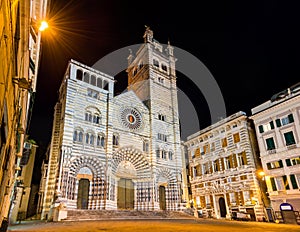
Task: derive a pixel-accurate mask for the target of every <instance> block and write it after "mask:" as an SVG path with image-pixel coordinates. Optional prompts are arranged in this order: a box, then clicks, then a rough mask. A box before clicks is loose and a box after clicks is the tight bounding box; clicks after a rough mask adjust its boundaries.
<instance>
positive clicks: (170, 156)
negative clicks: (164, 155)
mask: <svg viewBox="0 0 300 232" xmlns="http://www.w3.org/2000/svg"><path fill="white" fill-rule="evenodd" d="M169 160H173V152H172V151H169Z"/></svg>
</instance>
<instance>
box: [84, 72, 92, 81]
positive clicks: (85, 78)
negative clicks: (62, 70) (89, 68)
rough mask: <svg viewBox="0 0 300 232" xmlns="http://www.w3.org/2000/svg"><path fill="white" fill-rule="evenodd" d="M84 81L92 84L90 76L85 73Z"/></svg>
mask: <svg viewBox="0 0 300 232" xmlns="http://www.w3.org/2000/svg"><path fill="white" fill-rule="evenodd" d="M83 81H84V82H86V83H90V74H89V73H87V72H85V73H84V74H83Z"/></svg>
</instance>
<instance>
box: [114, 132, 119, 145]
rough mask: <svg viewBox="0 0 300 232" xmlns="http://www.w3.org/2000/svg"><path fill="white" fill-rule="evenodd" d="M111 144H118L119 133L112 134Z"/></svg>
mask: <svg viewBox="0 0 300 232" xmlns="http://www.w3.org/2000/svg"><path fill="white" fill-rule="evenodd" d="M113 146H119V135H117V134H114V135H113Z"/></svg>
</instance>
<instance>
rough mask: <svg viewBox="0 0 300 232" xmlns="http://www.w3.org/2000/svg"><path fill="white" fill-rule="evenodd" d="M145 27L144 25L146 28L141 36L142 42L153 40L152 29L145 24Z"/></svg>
mask: <svg viewBox="0 0 300 232" xmlns="http://www.w3.org/2000/svg"><path fill="white" fill-rule="evenodd" d="M145 27H146V30H145V33H144V36H143V38H144V42H145V43H149V42H150V43H152V41H153V31H152V30H151V29H150V27H149V26H147V25H145Z"/></svg>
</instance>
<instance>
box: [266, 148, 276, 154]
mask: <svg viewBox="0 0 300 232" xmlns="http://www.w3.org/2000/svg"><path fill="white" fill-rule="evenodd" d="M275 153H276V149H275V148H272V149H268V150H267V154H268V155H271V154H275Z"/></svg>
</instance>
